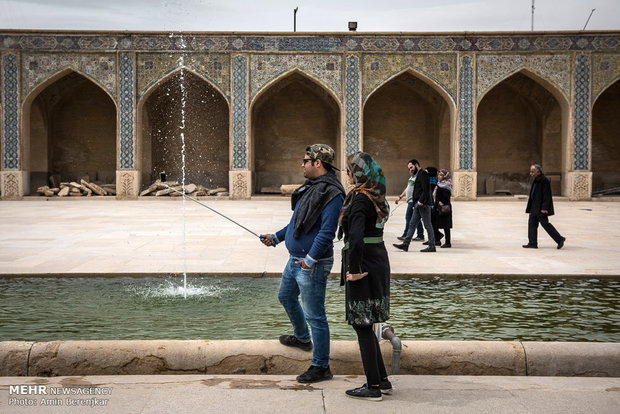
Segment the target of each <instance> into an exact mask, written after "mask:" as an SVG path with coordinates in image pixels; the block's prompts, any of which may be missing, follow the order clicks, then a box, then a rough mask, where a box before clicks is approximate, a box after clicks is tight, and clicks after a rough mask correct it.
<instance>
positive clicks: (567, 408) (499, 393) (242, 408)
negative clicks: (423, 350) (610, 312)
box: [0, 375, 620, 414]
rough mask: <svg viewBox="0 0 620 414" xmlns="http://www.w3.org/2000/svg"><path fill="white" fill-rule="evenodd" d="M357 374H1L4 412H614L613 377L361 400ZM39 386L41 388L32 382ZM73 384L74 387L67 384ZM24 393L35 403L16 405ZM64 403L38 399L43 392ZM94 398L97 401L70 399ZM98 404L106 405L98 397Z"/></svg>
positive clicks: (445, 379)
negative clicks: (15, 389)
mask: <svg viewBox="0 0 620 414" xmlns="http://www.w3.org/2000/svg"><path fill="white" fill-rule="evenodd" d="M364 381H365V380H364V378H363V377H361V376H335V377H334V379H333V380H332V381H325V382H321V383H317V384H307V385H303V384H299V383H297V382H295V380H294V378H292V377H291V376H280V375H243V376H238V375H237V376H234V375H158V376H144V375H127V376H85V377H51V378H48V377H29V378H25V377H0V412H2V413H45V414H53V413H62V414H65V413H74V412H75V413H84V412H92V413H105V414H115V413H118V414H132V413H162V414H167V413H171V412H177V413H222V412H228V413H269V414H275V413H291V412H296V413H347V414H348V413H360V414H363V413H376V412H386V413H425V414H426V413H464V414H468V413H472V414H473V413H475V414H480V413H493V414H497V413H511V414H512V413H527V414H533V413H541V414H554V413H558V414H565V413H587V414H590V413H598V414H607V413H609V414H612V413H613V414H615V413H618V412H620V379H619V378H567V377H492V376H487V377H484V376H481V377H470V376H411V375H403V376H393V377H392V383H393V386H394V394H393V395H391V396H385V397H384V399H383V401H381V402H370V401H360V400H355V399H351V398H348V397H346V396H345V394H344V391H345V390H347V389H350V388H354V387H357V386H359V385H361V384H362V383H363V382H364ZM11 385H36V386H43V387H44V388H42V389H43V390H45V391H46V392H47V393H48V394H47V395H34V394H30V395H15V394H13V395H9V391H10V389H9V386H11ZM53 387H59V388H61V389H62V390H66V392H75V390H77V389H78V388H85V389H91V390H92V389H99V390H104V391H105V392H106V394H103V395H101V394H100V395H69V396H58V395H50V393H51V389H52V388H53ZM37 390H41V388H37ZM72 390H73V391H72ZM10 398H15V399H18V400H22V402H23V400H24V399H28V400H30V401H31V403H32V401H33V400H34V401H35V402H36V404H37V405H36V406H18V405H16V402H15V401H11V405H9V402H10V401H9V399H10ZM57 398H58V399H60V401H61V402H62V404H63V405H62V406H60V405H59V406H42V405H41V404H42V400H43V399H51V400H55V399H57ZM67 398H70V400H71V401H72V402H73V403H74V404H75V400H90V399H92V398H97V399H98V400H99V401H98V402H99V404H102V405H99V406H94V407H88V406H77V405H73V406H68V403H69V402H68V401H67ZM103 404H104V405H103Z"/></svg>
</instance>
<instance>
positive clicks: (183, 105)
mask: <svg viewBox="0 0 620 414" xmlns="http://www.w3.org/2000/svg"><path fill="white" fill-rule="evenodd" d="M170 37H171V38H173V37H174V34H173V33H171V34H170ZM179 46H180V48H181V50H185V39H183V35H182V34H181V35H180V36H179ZM177 65H178V66H179V67H180V68H181V71H180V74H179V80H180V88H181V125H180V127H179V129H180V135H181V191H183V192H185V108H186V104H187V90H186V88H185V72H184V67H185V56H184V54H183V53H181V54H180V56H179V59H178V60H177ZM182 199H183V200H182V209H183V292H184V294H183V297H184V298H185V299H186V298H187V291H188V290H187V289H188V288H187V235H186V228H187V218H186V215H185V197H182Z"/></svg>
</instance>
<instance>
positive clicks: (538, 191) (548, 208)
mask: <svg viewBox="0 0 620 414" xmlns="http://www.w3.org/2000/svg"><path fill="white" fill-rule="evenodd" d="M530 176H531V177H534V180H533V181H532V187H531V188H530V197H529V198H528V200H527V207H526V208H525V212H526V213H528V214H529V215H530V218H529V220H528V223H527V238H528V242H527V244H524V245H523V247H524V248H526V249H537V248H538V224H539V223H540V225H541V226H542V228H543V229H545V231H546V232H547V233H548V234H549V236H551V238H552V239H553V241H555V242H556V243H557V248H558V249H561V248H562V247H564V242H565V241H566V238H565V237H562V235H560V233H559V232H558V231H557V230H556V229H555V227H553V224H551V223H549V216H552V215H554V214H555V212H554V210H553V196H552V194H551V183H549V179H548V178H547V177H545V175H544V174H543V171H542V167H541V166H540V165H538V164H533V165H532V166H531V167H530Z"/></svg>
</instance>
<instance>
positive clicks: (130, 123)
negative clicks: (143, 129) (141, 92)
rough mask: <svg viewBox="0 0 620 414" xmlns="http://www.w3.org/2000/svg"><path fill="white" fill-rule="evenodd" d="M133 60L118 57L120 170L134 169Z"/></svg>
mask: <svg viewBox="0 0 620 414" xmlns="http://www.w3.org/2000/svg"><path fill="white" fill-rule="evenodd" d="M134 85H135V82H134V59H133V56H132V55H128V54H124V55H121V57H120V127H121V131H120V134H121V142H120V168H121V169H133V168H134V141H135V137H134V112H133V109H134V96H135V89H134Z"/></svg>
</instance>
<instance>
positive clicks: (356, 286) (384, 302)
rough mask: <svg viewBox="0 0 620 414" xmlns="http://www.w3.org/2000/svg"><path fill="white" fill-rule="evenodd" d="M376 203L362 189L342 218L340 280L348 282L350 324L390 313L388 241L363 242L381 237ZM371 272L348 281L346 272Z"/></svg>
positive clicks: (372, 320) (374, 320)
mask: <svg viewBox="0 0 620 414" xmlns="http://www.w3.org/2000/svg"><path fill="white" fill-rule="evenodd" d="M376 222H377V212H376V210H375V205H374V204H373V203H372V201H370V199H369V198H368V197H367V196H366V195H365V194H363V193H358V194H355V195H354V197H353V200H352V201H351V205H350V206H349V207H348V208H347V210H346V211H345V214H344V216H343V218H342V223H341V224H342V229H343V230H344V241H345V243H346V245H348V249H347V248H345V249H343V252H342V276H341V284H345V292H346V293H345V295H346V319H347V322H349V324H351V325H370V324H373V323H377V322H384V321H386V320H388V319H389V317H390V261H389V259H388V254H387V251H386V250H385V244H384V243H383V242H381V243H372V244H367V243H364V237H382V236H383V229H379V228H377V227H376ZM347 271H348V272H350V273H364V272H368V275H367V276H365V277H363V278H362V279H360V280H356V281H353V282H348V281H347V282H346V283H345V280H344V276H345V274H346V272H347Z"/></svg>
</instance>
